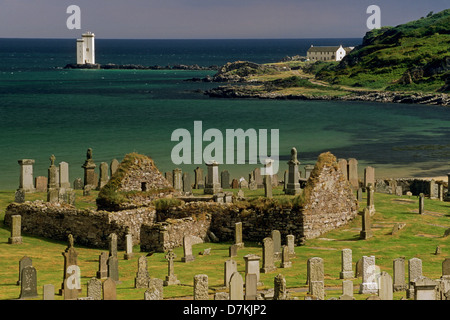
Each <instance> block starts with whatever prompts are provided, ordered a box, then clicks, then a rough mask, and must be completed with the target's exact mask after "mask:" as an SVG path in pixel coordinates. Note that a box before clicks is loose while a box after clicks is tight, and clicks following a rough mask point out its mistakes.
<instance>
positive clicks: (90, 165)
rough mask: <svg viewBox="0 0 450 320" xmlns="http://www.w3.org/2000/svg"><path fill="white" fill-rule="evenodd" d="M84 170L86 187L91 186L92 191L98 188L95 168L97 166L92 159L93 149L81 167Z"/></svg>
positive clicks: (87, 154)
mask: <svg viewBox="0 0 450 320" xmlns="http://www.w3.org/2000/svg"><path fill="white" fill-rule="evenodd" d="M81 167H82V168H83V169H84V186H87V185H89V186H91V188H92V189H95V188H96V187H97V183H98V180H97V177H96V174H95V168H96V167H97V165H96V164H95V163H94V160H93V158H92V148H89V149H88V150H87V152H86V160H85V161H84V164H83V165H82V166H81Z"/></svg>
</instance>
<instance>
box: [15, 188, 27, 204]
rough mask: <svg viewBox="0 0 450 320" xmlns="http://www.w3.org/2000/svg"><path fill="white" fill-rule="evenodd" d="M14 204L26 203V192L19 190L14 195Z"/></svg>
mask: <svg viewBox="0 0 450 320" xmlns="http://www.w3.org/2000/svg"><path fill="white" fill-rule="evenodd" d="M14 202H17V203H24V202H25V190H23V189H17V190H16V192H15V194H14Z"/></svg>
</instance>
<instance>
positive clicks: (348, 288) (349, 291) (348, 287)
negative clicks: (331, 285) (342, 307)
mask: <svg viewBox="0 0 450 320" xmlns="http://www.w3.org/2000/svg"><path fill="white" fill-rule="evenodd" d="M342 295H344V296H350V297H353V281H352V280H344V281H342Z"/></svg>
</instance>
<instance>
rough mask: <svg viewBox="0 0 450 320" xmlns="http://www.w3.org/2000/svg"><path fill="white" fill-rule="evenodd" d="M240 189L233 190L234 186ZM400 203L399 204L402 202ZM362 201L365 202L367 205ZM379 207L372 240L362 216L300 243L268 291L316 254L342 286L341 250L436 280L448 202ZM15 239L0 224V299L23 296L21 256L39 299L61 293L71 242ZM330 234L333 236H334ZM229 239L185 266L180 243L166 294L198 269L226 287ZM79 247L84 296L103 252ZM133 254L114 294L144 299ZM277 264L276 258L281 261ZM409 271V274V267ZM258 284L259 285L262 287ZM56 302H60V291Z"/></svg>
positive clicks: (302, 272)
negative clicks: (29, 262) (363, 235)
mask: <svg viewBox="0 0 450 320" xmlns="http://www.w3.org/2000/svg"><path fill="white" fill-rule="evenodd" d="M233 191H234V192H236V190H233ZM262 194H263V190H256V191H247V192H246V195H247V196H250V197H257V196H261V195H262ZM274 194H275V196H276V197H278V198H282V189H281V187H278V188H276V189H275V191H274ZM95 196H96V193H94V194H93V195H92V196H90V197H83V196H82V195H81V193H78V194H77V206H79V207H95ZM44 197H45V194H35V195H32V196H30V200H31V199H39V198H41V199H43V198H44ZM13 198H14V192H12V191H10V192H0V208H1V209H0V213H1V214H0V219H1V220H3V215H4V208H6V206H7V204H8V203H10V202H11V200H12V199H13ZM399 200H402V201H399ZM364 203H365V199H363V204H361V209H362V208H363V207H364ZM375 205H376V209H377V213H376V214H375V216H374V217H373V230H374V235H375V236H374V237H373V238H371V239H369V240H365V241H362V240H358V236H359V230H360V226H361V217H360V216H358V217H357V218H356V219H355V220H354V221H353V222H352V223H350V224H349V225H347V226H345V227H343V228H341V229H339V230H335V231H332V232H329V233H327V234H326V235H323V236H322V237H321V238H319V239H314V240H310V241H307V244H306V245H305V246H302V247H296V248H295V251H296V255H297V256H296V258H294V259H292V261H293V266H292V268H289V269H280V268H278V269H277V270H276V271H274V272H272V273H270V274H261V279H262V281H263V282H264V284H265V286H264V288H270V287H273V278H274V277H275V275H277V274H278V273H282V274H283V275H285V277H286V282H287V286H288V288H298V287H301V288H303V289H305V288H306V286H305V282H306V261H307V259H308V258H310V257H314V256H319V257H322V258H323V259H324V261H325V285H326V286H327V287H340V286H341V281H342V280H340V279H339V272H340V271H341V270H340V268H341V252H340V250H341V249H343V248H351V249H352V250H353V270H355V263H356V261H357V260H358V259H359V258H360V257H361V256H363V255H375V256H376V263H377V265H378V266H380V268H381V270H382V271H387V272H388V273H390V274H391V275H392V260H393V259H395V258H397V257H400V256H404V257H406V259H410V258H412V257H418V258H420V259H422V261H423V273H424V275H425V276H427V277H430V278H433V279H436V278H439V277H440V275H441V272H442V261H443V260H444V259H445V258H447V257H449V255H450V245H449V244H448V237H447V238H443V237H442V235H443V234H444V231H445V230H446V229H448V228H450V221H449V217H450V203H443V202H439V201H435V200H428V199H426V200H425V208H426V210H428V211H429V213H428V214H426V215H423V216H419V215H418V214H417V208H418V199H417V198H416V197H407V196H403V197H402V198H399V197H396V196H392V195H385V194H376V196H375ZM395 222H405V223H407V226H406V227H405V228H404V229H403V230H401V231H400V232H399V233H398V234H397V235H395V236H391V235H390V231H391V229H392V226H393V223H395ZM9 236H10V231H9V229H6V228H5V227H3V226H2V227H1V228H0V239H1V241H0V270H1V272H0V299H15V298H17V297H18V296H19V294H20V287H19V286H16V285H15V283H16V281H17V279H18V261H19V259H21V258H22V257H23V256H24V255H28V256H29V257H31V258H32V259H33V265H34V266H35V267H36V269H37V275H38V293H39V294H40V295H41V296H40V297H39V299H42V286H43V285H44V284H50V283H51V284H53V285H54V286H55V289H56V290H58V289H59V288H60V286H61V282H62V268H63V261H64V260H63V257H62V255H61V253H62V252H63V251H64V250H65V248H66V247H67V244H66V243H64V242H58V241H51V240H47V239H43V238H38V237H32V236H27V235H23V242H24V243H23V244H22V245H10V244H8V243H7V241H8V237H9ZM331 239H332V240H331ZM229 245H230V243H204V244H199V245H195V246H193V253H194V255H195V257H196V260H195V261H194V262H191V263H189V264H188V265H186V264H184V263H182V262H181V261H180V258H181V257H182V256H183V251H182V248H176V249H175V253H176V254H177V256H178V259H177V261H176V262H175V273H176V275H177V276H178V279H180V280H181V283H182V284H183V285H182V286H172V287H164V296H165V298H174V297H183V296H191V295H192V292H193V287H192V285H193V277H194V275H195V274H201V273H205V274H207V275H208V277H209V286H210V289H211V290H210V292H211V293H213V292H214V291H215V290H220V287H221V286H222V284H223V273H222V272H223V263H224V261H225V260H227V259H228V247H229ZM438 245H439V246H441V250H442V254H441V255H434V252H435V249H436V246H438ZM75 247H76V250H77V252H78V265H79V266H80V269H81V273H82V274H81V282H82V285H83V292H82V294H81V296H85V295H86V283H87V281H88V280H89V279H90V278H91V277H93V276H95V273H96V271H97V268H98V256H99V255H100V253H101V251H102V250H101V249H90V248H85V247H80V246H78V245H77V244H76V243H75ZM205 248H212V250H211V255H210V256H200V255H197V254H198V252H200V251H202V250H204V249H205ZM134 252H135V253H136V257H135V258H133V259H132V260H123V259H122V257H123V253H124V252H123V251H119V268H120V271H119V272H120V279H121V281H122V283H121V284H120V285H118V287H117V295H118V299H120V300H141V299H143V297H144V292H145V289H135V288H134V277H135V274H136V271H137V257H138V256H140V255H145V254H146V253H140V252H139V247H138V246H136V247H135V248H134ZM248 253H255V254H259V255H261V254H262V252H261V246H260V245H258V244H255V243H246V248H245V249H244V250H240V251H239V256H238V257H237V258H236V259H235V260H236V261H237V263H238V271H239V272H241V273H242V274H243V273H244V272H245V265H244V260H243V256H244V255H246V254H248ZM148 264H149V272H150V275H151V277H155V278H160V279H164V277H165V275H166V273H167V262H166V261H165V260H164V254H162V253H155V254H153V255H152V256H151V257H149V258H148ZM276 266H279V262H277V263H276ZM406 274H407V272H406ZM353 281H354V285H355V286H358V285H359V284H360V283H361V279H360V278H359V279H354V280H353ZM260 289H261V288H260ZM356 292H357V290H356V289H355V297H356V299H365V298H367V295H359V294H356ZM305 294H306V293H305V291H304V290H303V291H295V292H293V293H292V295H293V296H296V297H299V298H300V299H303V297H304V296H305ZM340 294H341V290H340V289H338V290H335V291H327V298H330V297H337V296H339V295H340ZM404 295H405V293H404V292H403V293H396V294H395V295H394V298H395V299H400V298H401V297H403V296H404ZM55 298H56V299H62V297H61V296H58V295H57V296H56V297H55Z"/></svg>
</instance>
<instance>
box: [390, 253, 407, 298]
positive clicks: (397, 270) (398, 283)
mask: <svg viewBox="0 0 450 320" xmlns="http://www.w3.org/2000/svg"><path fill="white" fill-rule="evenodd" d="M393 270H394V277H393V282H394V284H393V287H394V291H405V290H406V282H405V258H397V259H394V261H393Z"/></svg>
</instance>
